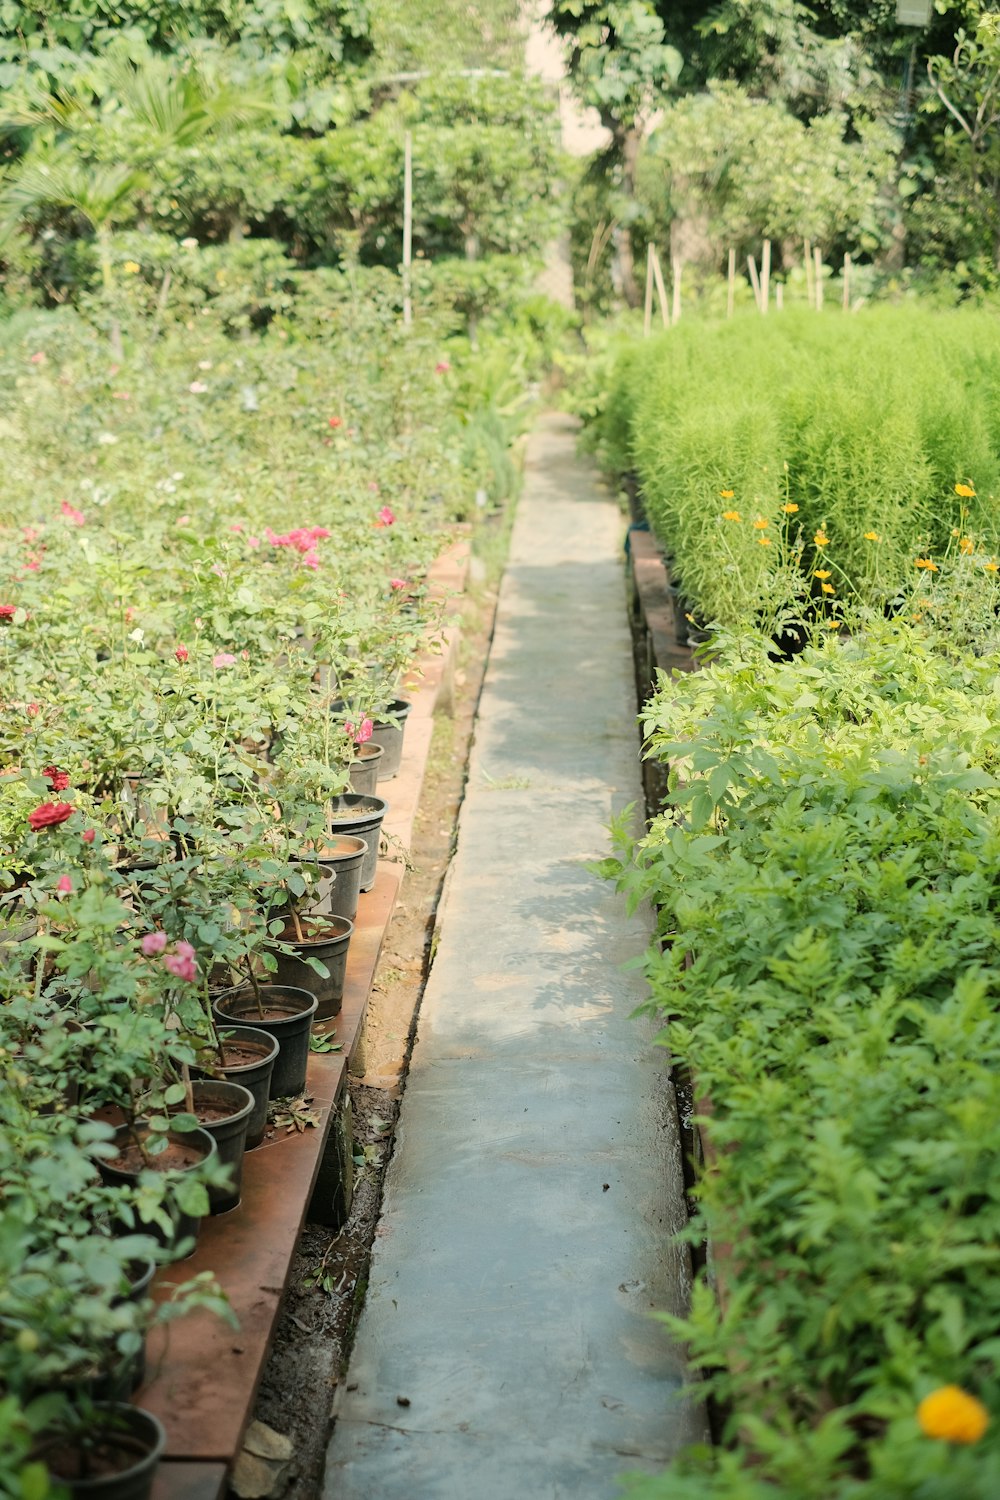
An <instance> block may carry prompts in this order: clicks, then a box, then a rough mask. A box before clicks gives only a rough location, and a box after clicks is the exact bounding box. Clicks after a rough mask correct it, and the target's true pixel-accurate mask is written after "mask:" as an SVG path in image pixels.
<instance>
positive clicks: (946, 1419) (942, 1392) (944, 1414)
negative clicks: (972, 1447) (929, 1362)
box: [917, 1385, 990, 1443]
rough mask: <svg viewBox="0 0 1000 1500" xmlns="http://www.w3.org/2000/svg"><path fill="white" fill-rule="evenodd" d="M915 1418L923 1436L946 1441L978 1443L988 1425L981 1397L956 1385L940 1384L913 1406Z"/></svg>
mask: <svg viewBox="0 0 1000 1500" xmlns="http://www.w3.org/2000/svg"><path fill="white" fill-rule="evenodd" d="M917 1421H918V1422H919V1423H920V1430H921V1432H923V1434H924V1435H925V1437H931V1438H941V1440H942V1441H943V1442H946V1443H978V1442H979V1439H980V1438H981V1437H982V1435H983V1433H984V1432H985V1431H986V1429H987V1427H988V1426H989V1425H990V1414H989V1412H988V1411H987V1410H986V1407H985V1406H984V1405H983V1403H982V1402H981V1401H977V1400H976V1398H975V1396H970V1395H969V1393H968V1391H963V1390H962V1387H961V1386H959V1385H942V1386H939V1387H938V1389H937V1390H936V1391H931V1393H930V1395H929V1396H925V1397H924V1399H923V1400H922V1401H921V1403H920V1405H919V1406H918V1407H917Z"/></svg>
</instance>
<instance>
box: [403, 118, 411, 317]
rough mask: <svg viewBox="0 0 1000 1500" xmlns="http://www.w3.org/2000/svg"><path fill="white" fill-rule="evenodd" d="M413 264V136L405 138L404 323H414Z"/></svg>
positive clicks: (409, 134) (407, 133)
mask: <svg viewBox="0 0 1000 1500" xmlns="http://www.w3.org/2000/svg"><path fill="white" fill-rule="evenodd" d="M412 264H413V135H412V133H411V132H410V131H409V130H408V131H407V132H406V135H405V136H404V138H403V322H404V324H405V325H406V326H407V327H409V325H410V324H411V323H412V322H413V303H412V301H411V299H410V267H411V265H412Z"/></svg>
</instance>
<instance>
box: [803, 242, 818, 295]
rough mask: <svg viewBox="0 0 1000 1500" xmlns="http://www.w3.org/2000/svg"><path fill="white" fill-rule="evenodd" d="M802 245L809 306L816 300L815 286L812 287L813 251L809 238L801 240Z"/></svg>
mask: <svg viewBox="0 0 1000 1500" xmlns="http://www.w3.org/2000/svg"><path fill="white" fill-rule="evenodd" d="M802 247H803V250H804V251H805V268H806V302H807V303H808V305H809V306H810V307H812V305H813V303H814V302H815V301H816V292H815V288H814V284H813V252H812V244H811V243H810V241H809V240H803V241H802Z"/></svg>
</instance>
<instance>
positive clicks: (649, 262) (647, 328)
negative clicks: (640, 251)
mask: <svg viewBox="0 0 1000 1500" xmlns="http://www.w3.org/2000/svg"><path fill="white" fill-rule="evenodd" d="M652 331H653V246H652V244H649V245H647V246H646V302H645V305H644V307H643V310H642V336H643V338H645V339H648V338H649V335H650V334H651V333H652Z"/></svg>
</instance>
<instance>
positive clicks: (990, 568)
mask: <svg viewBox="0 0 1000 1500" xmlns="http://www.w3.org/2000/svg"><path fill="white" fill-rule="evenodd" d="M998 571H1000V569H998V568H997V565H996V563H995V562H988V563H983V572H984V573H996V572H998Z"/></svg>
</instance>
